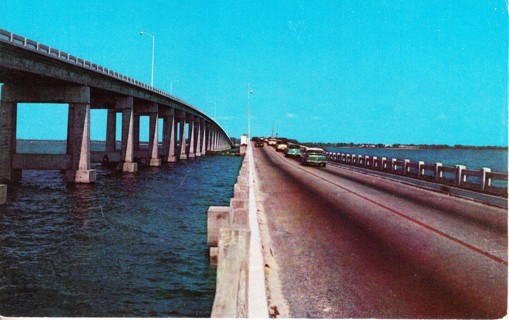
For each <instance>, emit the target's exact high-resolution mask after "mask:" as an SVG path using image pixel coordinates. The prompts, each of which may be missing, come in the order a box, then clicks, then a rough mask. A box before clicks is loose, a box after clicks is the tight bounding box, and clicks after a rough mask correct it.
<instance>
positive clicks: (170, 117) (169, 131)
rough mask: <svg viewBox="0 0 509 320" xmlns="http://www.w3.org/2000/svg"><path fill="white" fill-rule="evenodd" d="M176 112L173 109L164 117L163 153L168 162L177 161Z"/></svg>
mask: <svg viewBox="0 0 509 320" xmlns="http://www.w3.org/2000/svg"><path fill="white" fill-rule="evenodd" d="M175 138H176V136H175V113H174V110H173V109H171V110H170V111H169V113H168V114H166V115H164V117H163V149H164V150H163V153H164V157H165V158H164V160H165V161H166V162H177V157H175V140H176V139H175Z"/></svg>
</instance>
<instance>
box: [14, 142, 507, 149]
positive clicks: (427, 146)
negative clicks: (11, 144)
mask: <svg viewBox="0 0 509 320" xmlns="http://www.w3.org/2000/svg"><path fill="white" fill-rule="evenodd" d="M17 141H23V142H31V141H37V142H66V141H67V140H48V139H17ZM90 141H91V142H99V143H104V142H106V141H104V140H90ZM116 142H121V141H120V140H117V141H116ZM140 142H142V143H143V142H146V141H140ZM300 144H304V145H307V146H313V147H315V146H316V147H337V148H364V149H404V150H425V149H470V150H507V149H508V147H503V146H502V147H501V146H466V145H454V146H450V145H445V144H440V145H437V144H397V143H395V144H392V145H389V144H380V143H378V144H370V143H359V144H355V143H354V144H352V143H323V142H304V143H300Z"/></svg>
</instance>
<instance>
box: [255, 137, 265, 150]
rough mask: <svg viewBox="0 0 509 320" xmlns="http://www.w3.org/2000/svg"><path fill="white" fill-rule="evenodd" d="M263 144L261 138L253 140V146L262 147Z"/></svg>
mask: <svg viewBox="0 0 509 320" xmlns="http://www.w3.org/2000/svg"><path fill="white" fill-rule="evenodd" d="M264 145H265V144H264V143H263V141H262V139H257V140H255V147H261V148H263V146H264Z"/></svg>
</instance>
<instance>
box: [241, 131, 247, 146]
mask: <svg viewBox="0 0 509 320" xmlns="http://www.w3.org/2000/svg"><path fill="white" fill-rule="evenodd" d="M247 142H248V139H247V134H245V133H244V134H243V135H242V136H241V137H240V145H241V146H247Z"/></svg>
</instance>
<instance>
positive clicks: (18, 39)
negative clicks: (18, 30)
mask: <svg viewBox="0 0 509 320" xmlns="http://www.w3.org/2000/svg"><path fill="white" fill-rule="evenodd" d="M0 41H3V42H8V43H11V44H13V45H16V46H19V47H24V48H26V49H28V50H32V51H37V52H38V53H39V54H43V55H47V56H50V57H53V58H55V59H58V60H62V61H65V62H68V63H70V64H73V65H76V66H80V67H83V68H86V69H89V70H92V71H95V72H98V73H101V74H105V75H108V76H110V77H113V78H116V79H119V80H121V81H125V82H128V83H130V84H133V85H136V86H139V87H142V88H144V89H147V90H150V91H153V92H155V93H158V94H160V95H162V96H165V97H167V98H170V99H172V100H175V101H177V102H179V103H181V104H183V105H185V106H188V107H190V108H193V109H196V108H195V107H193V106H191V105H190V104H188V103H187V102H185V101H183V100H180V99H179V98H177V97H175V96H172V95H170V94H168V93H166V92H164V91H162V90H159V89H157V88H154V87H151V86H149V85H147V84H145V83H143V82H141V81H138V80H135V79H133V78H130V77H128V76H125V75H122V74H120V73H118V72H116V71H113V70H110V69H108V68H105V67H102V66H99V65H97V64H95V63H92V62H90V61H87V60H84V59H81V58H78V57H75V56H73V55H70V54H68V53H66V52H63V51H61V50H58V49H55V48H51V47H50V46H47V45H44V44H41V43H39V42H36V41H33V40H30V39H27V38H25V37H22V36H20V35H17V34H14V33H12V32H9V31H6V30H3V29H0Z"/></svg>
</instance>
